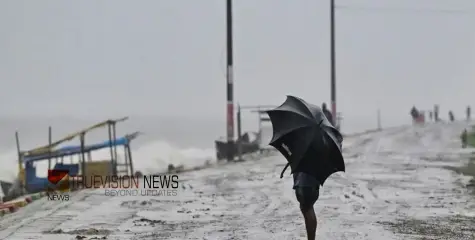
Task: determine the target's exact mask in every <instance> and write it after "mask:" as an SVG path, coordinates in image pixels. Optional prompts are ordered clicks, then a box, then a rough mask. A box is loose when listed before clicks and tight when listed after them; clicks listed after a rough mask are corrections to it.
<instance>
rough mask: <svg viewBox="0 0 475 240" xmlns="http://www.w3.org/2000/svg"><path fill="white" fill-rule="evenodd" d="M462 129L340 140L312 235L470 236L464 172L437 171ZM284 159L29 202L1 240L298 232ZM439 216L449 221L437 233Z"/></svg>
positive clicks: (0, 233) (0, 231) (454, 152)
mask: <svg viewBox="0 0 475 240" xmlns="http://www.w3.org/2000/svg"><path fill="white" fill-rule="evenodd" d="M462 127H464V126H463V125H462V124H459V125H452V126H445V125H444V126H443V125H432V126H427V127H423V128H418V129H413V128H404V129H392V130H387V131H383V132H377V133H370V134H366V135H362V136H357V137H354V138H349V139H347V140H346V141H345V155H346V162H347V172H346V173H338V174H335V175H333V176H332V177H331V178H330V179H329V180H328V181H327V183H325V186H324V187H323V188H322V192H321V197H320V200H319V201H318V202H317V204H316V211H317V214H318V216H319V232H318V237H319V239H375V240H381V239H473V238H471V237H472V236H473V235H472V234H473V232H474V229H472V228H471V226H473V224H472V223H471V222H470V221H471V218H472V216H475V202H474V201H473V200H472V198H470V197H469V194H468V192H467V190H465V188H462V187H460V186H462V185H463V184H466V182H467V178H466V177H463V176H460V175H458V174H456V173H454V172H453V171H451V170H448V169H446V168H445V167H446V166H459V165H462V164H464V163H463V162H464V161H465V160H463V158H461V157H460V155H461V151H460V149H458V142H457V141H456V140H457V137H458V134H459V133H460V130H461V128H462ZM284 163H285V160H283V158H282V157H280V156H273V157H267V158H264V159H260V160H250V161H247V162H241V163H235V164H228V165H222V166H215V167H213V168H209V169H204V170H201V171H195V172H188V173H183V174H180V184H181V187H180V188H179V189H180V190H179V193H178V196H176V197H166V196H155V197H150V196H149V197H134V196H128V197H125V196H117V197H108V196H105V195H104V190H103V189H97V190H94V191H92V190H90V191H81V192H77V193H73V194H74V195H72V200H71V201H69V202H53V201H47V200H46V199H43V200H38V201H36V202H34V203H32V204H31V205H29V206H27V207H25V208H24V209H22V210H20V211H19V212H17V213H15V214H12V215H8V216H5V217H4V218H1V219H0V239H45V240H46V239H51V240H54V239H258V240H259V239H278V240H282V239H285V240H287V239H289V240H290V239H305V230H304V226H303V220H302V219H301V217H300V213H299V209H298V204H297V202H296V200H295V197H294V195H293V194H294V193H293V191H292V189H291V186H292V180H291V177H290V176H289V175H286V176H285V177H284V179H279V174H280V171H281V170H282V168H283V167H284ZM454 219H456V220H458V221H454ZM441 223H447V224H450V226H451V228H450V229H442V230H444V231H436V230H437V228H439V229H440V228H441V227H440V225H441ZM437 226H439V227H437ZM405 229H406V230H405ZM407 229H412V231H407ZM421 229H422V230H421Z"/></svg>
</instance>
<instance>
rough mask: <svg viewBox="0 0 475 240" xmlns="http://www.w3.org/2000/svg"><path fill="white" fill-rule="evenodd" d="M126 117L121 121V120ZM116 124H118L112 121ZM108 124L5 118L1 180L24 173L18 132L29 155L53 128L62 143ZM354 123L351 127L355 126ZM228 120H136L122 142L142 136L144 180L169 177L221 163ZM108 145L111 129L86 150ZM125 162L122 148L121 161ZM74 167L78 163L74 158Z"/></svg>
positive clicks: (360, 126) (101, 154)
mask: <svg viewBox="0 0 475 240" xmlns="http://www.w3.org/2000/svg"><path fill="white" fill-rule="evenodd" d="M120 117H122V116H116V117H115V118H120ZM111 119H114V118H111ZM103 120H105V119H100V118H93V117H91V118H84V117H71V116H55V117H27V116H1V117H0V133H1V134H0V164H1V166H0V180H3V181H11V180H13V179H14V178H15V176H16V175H17V173H18V154H17V148H16V143H15V132H18V136H19V140H20V141H19V142H20V150H22V151H26V150H30V149H33V148H35V147H39V146H43V145H46V144H48V127H49V126H51V128H52V140H53V141H55V140H58V139H60V138H62V137H64V136H66V135H67V134H70V133H73V132H75V131H79V130H81V129H84V128H86V127H88V126H90V125H92V124H95V123H98V122H100V121H103ZM349 123H351V124H349ZM258 126H259V124H258V121H257V117H256V116H249V117H247V118H243V120H242V129H243V130H242V131H243V132H246V131H251V132H252V131H254V132H256V131H257V130H258ZM376 126H377V125H376V122H375V121H374V119H373V120H372V121H367V120H364V119H361V120H360V121H356V120H355V119H353V120H352V121H350V122H344V124H343V131H344V132H345V133H353V132H358V131H364V130H368V129H371V128H373V129H374V128H376ZM225 130H226V123H225V121H224V119H222V120H214V119H205V118H186V117H163V116H131V117H130V118H129V119H128V120H127V121H125V122H122V123H119V124H118V125H117V137H120V136H124V135H125V134H127V133H132V132H135V131H139V132H141V135H139V137H138V138H137V139H136V140H134V141H133V142H132V144H131V148H132V154H133V161H134V168H135V170H138V171H141V172H142V173H144V174H153V173H157V172H163V171H165V170H166V169H167V168H168V165H169V164H173V165H175V166H179V165H182V166H184V168H193V167H198V166H202V165H205V164H207V163H208V164H209V163H214V162H216V157H215V155H216V154H215V149H214V141H215V140H216V139H220V138H223V136H224V135H225ZM262 132H263V139H262V142H263V143H264V144H265V143H267V142H269V140H270V138H271V136H272V127H271V125H270V124H263V125H262ZM106 140H108V131H107V128H106V127H105V128H100V129H96V130H93V131H91V132H90V133H88V134H87V135H86V144H88V143H89V144H93V143H99V142H103V141H106ZM64 145H79V139H73V140H71V141H70V142H67V143H65V144H64ZM123 156H124V153H123V151H121V149H120V148H119V151H118V158H119V161H121V159H120V158H122V157H123ZM92 158H93V160H106V159H110V152H109V150H108V149H103V150H99V151H96V152H94V153H93V154H92ZM64 161H65V163H67V162H68V161H77V159H75V158H74V157H73V158H71V159H69V158H66V159H65V160H64ZM35 164H36V165H35V166H36V168H37V176H39V177H45V176H46V175H47V165H48V163H47V161H42V162H38V163H35Z"/></svg>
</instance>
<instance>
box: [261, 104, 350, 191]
mask: <svg viewBox="0 0 475 240" xmlns="http://www.w3.org/2000/svg"><path fill="white" fill-rule="evenodd" d="M267 114H268V115H269V118H270V120H271V122H272V129H273V136H272V140H271V141H270V143H269V145H271V146H273V147H274V148H276V149H277V150H278V151H279V152H280V153H281V154H282V155H283V156H284V157H285V158H286V159H287V161H288V165H287V166H286V168H287V167H288V166H289V165H290V167H291V169H292V173H294V172H295V171H296V170H297V167H298V166H299V164H300V162H301V160H302V159H306V161H315V162H313V164H312V166H315V167H316V168H317V169H315V172H318V176H316V177H317V179H318V180H319V181H320V184H322V185H323V183H324V182H325V180H326V179H327V178H328V177H329V176H330V175H331V174H333V173H335V172H338V171H345V163H344V160H343V155H342V153H341V143H342V141H343V137H342V135H341V133H340V132H339V131H338V130H337V129H336V128H334V127H333V125H332V124H331V123H330V122H329V121H328V119H327V118H326V117H325V114H324V112H323V111H322V109H321V108H320V107H318V106H315V105H313V104H309V103H307V102H305V101H304V100H302V99H300V98H298V97H294V96H287V99H286V100H285V102H284V103H283V104H282V105H280V106H279V107H277V108H275V109H272V110H269V111H267ZM322 153H323V154H322ZM322 156H324V157H322ZM286 168H285V169H286ZM285 169H284V170H283V171H282V174H283V172H284V171H285ZM281 177H282V175H281Z"/></svg>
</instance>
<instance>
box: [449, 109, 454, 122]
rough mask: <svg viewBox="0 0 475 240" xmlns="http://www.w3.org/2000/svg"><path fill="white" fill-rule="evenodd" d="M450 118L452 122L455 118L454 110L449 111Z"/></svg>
mask: <svg viewBox="0 0 475 240" xmlns="http://www.w3.org/2000/svg"><path fill="white" fill-rule="evenodd" d="M449 119H450V121H451V122H453V121H454V120H455V117H454V113H453V112H452V111H449Z"/></svg>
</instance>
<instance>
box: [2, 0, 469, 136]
mask: <svg viewBox="0 0 475 240" xmlns="http://www.w3.org/2000/svg"><path fill="white" fill-rule="evenodd" d="M336 2H337V4H338V5H345V6H360V7H372V8H399V9H421V8H422V9H459V10H460V9H463V10H466V11H472V13H471V14H449V13H443V12H426V11H419V12H418V11H407V10H401V11H390V10H384V11H383V10H381V11H378V10H373V11H370V10H358V9H357V8H356V9H355V8H354V9H341V10H337V15H336V17H337V64H338V66H337V71H338V73H337V79H338V80H337V86H338V96H337V97H338V100H337V101H338V107H339V109H338V110H339V111H341V112H343V114H344V115H345V116H346V119H347V121H350V120H351V119H360V120H361V119H365V118H371V120H373V119H374V115H375V112H376V109H377V108H381V109H382V111H383V116H384V118H386V119H388V121H390V122H394V123H400V122H402V121H407V118H408V111H409V108H410V107H411V106H412V104H416V106H419V107H421V108H429V107H432V104H433V103H435V102H437V103H439V104H441V110H442V111H443V117H445V115H446V114H445V113H446V111H447V110H448V109H449V108H451V109H453V110H455V111H456V115H458V116H460V115H462V114H463V113H464V107H465V106H466V105H467V104H470V103H471V104H473V105H474V106H475V104H474V103H475V98H474V93H475V79H474V78H475V61H474V59H475V48H474V46H475V39H474V38H475V35H474V31H475V30H474V29H475V28H474V23H475V2H474V1H469V0H466V1H463V0H457V1H456V0H451V1H448V0H443V1H442V0H437V1H436V0H430V1H429V0H425V1H423V0H418V1H416V0H404V1H402V0H397V1H396V0H365V1H363V0H359V1H356V0H353V1H350V0H346V1H345V0H337V1H336ZM234 8H235V16H234V21H235V84H236V86H235V96H236V102H240V103H242V104H258V103H261V104H280V103H281V102H283V101H284V100H285V94H295V95H298V96H300V97H303V98H304V99H306V100H308V101H310V102H314V103H317V104H319V103H321V102H322V101H327V102H329V99H330V94H329V92H330V91H329V89H330V85H329V48H328V47H329V27H328V24H329V15H328V8H329V5H328V1H326V0H325V1H324V0H319V1H317V0H292V1H290V0H235V1H234ZM224 13H225V1H223V0H200V1H191V0H187V1H185V0H174V1H171V0H149V1H145V0H141V1H130V0H127V1H126V0H107V1H104V0H96V1H93V0H90V1H86V0H84V1H68V0H57V1H52V0H41V1H34V0H31V1H23V0H0V30H1V32H0V33H1V37H0V85H1V87H0V108H2V114H5V115H12V114H15V115H16V114H21V115H24V114H41V115H46V114H53V115H81V116H88V115H94V116H110V115H119V114H140V115H168V116H187V117H206V118H208V117H209V118H216V119H224V118H225V99H226V98H225V39H224V37H225V16H224ZM81 98H84V99H81ZM389 118H391V120H389ZM355 121H356V120H355ZM223 129H224V127H223Z"/></svg>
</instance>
